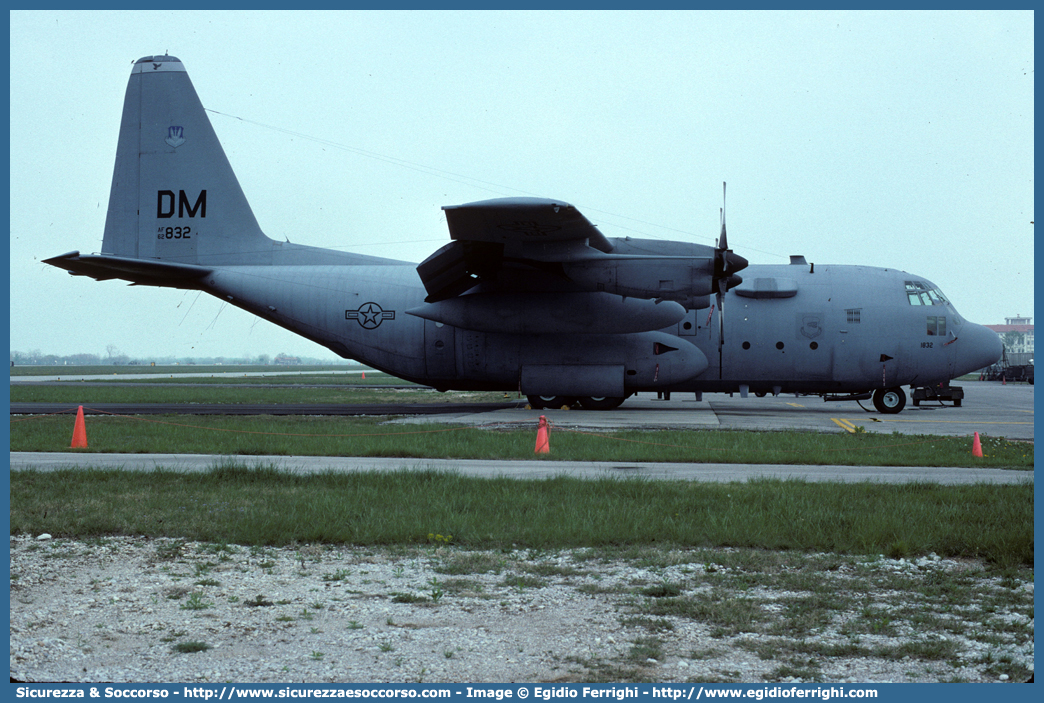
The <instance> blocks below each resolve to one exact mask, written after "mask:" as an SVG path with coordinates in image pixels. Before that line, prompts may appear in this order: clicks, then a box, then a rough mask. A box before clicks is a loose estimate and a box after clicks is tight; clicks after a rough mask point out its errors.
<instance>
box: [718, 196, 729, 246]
mask: <svg viewBox="0 0 1044 703" xmlns="http://www.w3.org/2000/svg"><path fill="white" fill-rule="evenodd" d="M728 248H729V240H728V237H727V235H726V234H725V181H722V182H721V236H719V237H718V250H719V251H722V252H724V251H725V250H727V249H728Z"/></svg>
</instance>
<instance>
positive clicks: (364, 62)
mask: <svg viewBox="0 0 1044 703" xmlns="http://www.w3.org/2000/svg"><path fill="white" fill-rule="evenodd" d="M10 18H11V218H10V219H11V261H10V275H11V281H10V283H11V323H10V324H11V348H12V349H15V350H19V351H29V350H34V349H38V350H40V351H42V352H44V353H54V354H70V353H76V352H88V353H95V354H99V355H102V356H105V355H106V349H107V347H108V346H109V345H115V347H116V348H118V349H119V351H120V352H122V353H124V354H128V355H130V356H132V357H142V358H148V357H149V356H170V355H173V356H179V357H180V356H189V357H191V356H257V355H258V354H269V355H271V356H274V355H275V354H278V353H280V352H285V353H289V354H292V355H299V356H315V357H320V358H331V359H332V358H334V357H333V354H332V352H329V351H327V350H326V349H325V348H323V347H321V346H319V345H316V344H314V343H312V342H309V341H307V340H304V339H302V338H299V337H297V336H295V335H293V334H291V333H289V332H286V331H284V330H282V329H281V328H278V327H276V326H274V325H272V324H270V323H268V322H265V321H262V320H258V319H257V318H254V317H253V316H251V315H249V314H247V313H245V312H242V311H240V310H238V309H237V308H234V307H231V306H229V305H226V304H224V303H222V302H221V301H219V300H217V299H215V298H212V297H210V296H206V295H201V294H198V293H196V292H186V291H176V290H171V289H160V288H148V287H128V286H127V285H126V284H124V283H121V282H118V281H108V282H104V283H98V282H95V281H93V280H91V279H89V278H83V277H75V278H74V277H71V276H69V275H67V274H66V273H64V272H62V271H60V270H58V269H56V268H54V267H51V266H47V265H45V264H42V263H40V262H41V260H42V259H45V258H49V257H52V256H56V255H59V254H63V253H65V252H68V251H71V250H79V251H81V252H82V253H92V252H97V251H98V250H100V248H101V238H102V231H103V228H104V224H105V212H106V205H107V201H108V196H109V186H110V182H111V178H112V167H113V159H114V156H115V151H116V138H117V134H118V131H119V121H120V115H121V110H122V103H123V94H124V91H125V89H126V86H127V80H128V77H129V75H130V70H131V67H132V65H133V63H134V61H135V60H137V59H138V58H140V57H142V56H148V55H152V54H162V53H165V52H169V53H170V54H171V55H172V56H177V57H179V58H180V59H181V60H182V61H183V62H184V64H185V67H186V68H187V70H188V73H189V76H190V77H191V79H192V82H193V84H194V85H195V87H196V90H197V91H198V93H199V96H200V99H201V100H202V102H203V105H204V106H205V107H207V108H208V109H210V110H212V111H214V112H212V113H211V116H210V119H211V122H212V123H213V124H214V128H215V130H216V131H217V133H218V136H219V138H220V139H221V140H222V143H223V145H224V147H225V151H226V153H227V154H228V156H229V159H230V161H231V162H232V166H233V168H234V169H235V171H236V174H237V176H238V177H239V180H240V183H241V185H242V186H243V190H244V191H245V193H246V195H247V198H248V199H249V200H250V202H251V205H252V206H253V208H254V212H255V214H256V215H257V219H258V221H259V223H260V224H261V227H262V229H264V230H265V232H266V233H267V234H268V235H269V236H270V237H273V238H276V239H289V240H290V241H292V242H296V243H301V244H309V245H314V246H323V247H332V248H339V249H344V250H348V251H356V252H359V253H364V254H376V255H381V256H389V257H393V258H401V259H405V260H409V261H414V262H419V261H421V260H422V259H424V258H425V257H426V256H428V254H430V253H431V252H432V251H434V250H435V249H436V248H438V247H439V246H441V245H442V244H444V243H445V242H446V241H448V233H447V230H446V223H445V217H444V216H443V213H442V211H441V209H440V207H441V206H443V205H452V204H459V203H465V202H470V201H474V200H482V199H486V198H493V197H501V196H508V195H536V196H541V197H553V198H557V199H561V200H565V201H567V202H570V203H572V204H574V205H576V206H577V207H578V208H580V210H581V212H583V213H584V214H585V215H586V216H587V217H588V219H590V220H591V221H592V222H594V223H595V224H597V225H599V227H600V228H601V230H602V231H603V233H604V234H606V235H607V236H628V235H630V236H641V237H654V238H665V239H686V240H690V241H696V242H700V243H704V244H713V243H714V238H715V236H716V235H717V232H718V229H719V219H718V217H719V216H718V209H719V207H720V206H721V183H722V181H727V182H728V184H729V185H728V223H729V245H730V246H731V247H732V248H733V249H734V250H735V251H736V252H737V253H739V254H741V255H743V256H744V257H746V258H747V259H749V260H750V262H751V263H755V264H756V263H766V264H768V263H786V261H787V260H788V255H790V254H802V255H804V256H805V257H806V258H807V259H808V260H809V261H811V262H815V263H817V264H820V263H821V264H864V265H871V266H882V267H894V268H900V269H903V270H906V271H909V272H911V273H916V274H919V275H922V276H925V277H926V278H928V279H929V280H931V281H933V282H934V283H936V284H937V285H938V286H939V287H941V288H942V290H943V292H944V293H945V294H947V296H948V297H949V298H950V299H951V300H952V301H953V302H954V304H955V305H956V307H957V309H958V311H959V312H961V313H962V314H963V315H964V316H965V317H966V318H968V319H970V320H972V321H975V322H980V323H984V324H994V323H1003V322H1004V318H1005V317H1007V316H1014V315H1016V314H1021V315H1023V316H1032V315H1033V290H1034V287H1033V219H1034V213H1033V80H1034V75H1033V64H1034V54H1033V49H1034V47H1033V14H1032V13H1031V12H926V13H921V12H904V13H879V12H869V13H865V12H710V13H708V12H638V13H635V12H522V13H516V12H317V13H311V12H308V13H276V12H176V11H155V12H127V11H120V12H86V11H85V12H72V11H68V12H49V11H48V12H42V11H41V12H33V11H24V12H23V11H16V12H12V13H11V15H10ZM215 113H219V114H215Z"/></svg>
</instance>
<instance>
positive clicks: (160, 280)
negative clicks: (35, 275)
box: [44, 251, 211, 288]
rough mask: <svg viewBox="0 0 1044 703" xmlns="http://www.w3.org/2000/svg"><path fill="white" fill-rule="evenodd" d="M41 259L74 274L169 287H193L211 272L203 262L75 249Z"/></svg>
mask: <svg viewBox="0 0 1044 703" xmlns="http://www.w3.org/2000/svg"><path fill="white" fill-rule="evenodd" d="M44 263H45V264H50V265H51V266H57V267H58V268H60V269H63V270H65V271H68V272H69V273H71V274H72V275H74V276H90V277H91V278H93V279H95V280H97V281H108V280H111V279H113V278H119V279H122V280H124V281H130V282H131V283H133V284H135V285H149V286H169V287H172V288H196V287H197V285H196V281H197V280H198V279H200V278H202V277H203V276H205V275H207V274H208V273H210V272H211V269H210V268H207V267H205V266H193V265H192V264H171V263H165V262H162V261H149V260H147V259H128V258H125V257H122V256H104V255H88V256H80V252H78V251H72V252H69V253H68V254H62V255H61V256H55V257H54V258H51V259H44Z"/></svg>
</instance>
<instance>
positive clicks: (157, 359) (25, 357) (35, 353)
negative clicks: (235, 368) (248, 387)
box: [11, 344, 351, 366]
mask: <svg viewBox="0 0 1044 703" xmlns="http://www.w3.org/2000/svg"><path fill="white" fill-rule="evenodd" d="M287 358H295V359H297V360H299V363H301V364H308V365H316V364H347V363H351V362H349V361H348V360H346V359H318V358H315V357H308V356H300V357H291V355H290V354H286V353H284V352H280V353H279V354H276V355H274V356H273V355H270V354H258V355H257V356H252V357H247V356H242V357H232V356H194V357H174V356H149V357H133V356H128V355H127V354H123V353H121V352H120V351H119V350H118V349H116V347H115V346H113V345H111V344H110V345H109V346H108V347H107V348H106V354H105V355H104V356H103V355H101V354H87V353H83V354H66V355H64V356H62V355H59V354H45V353H44V352H42V351H40V350H39V349H32V350H30V351H26V352H23V351H12V352H11V365H12V366H125V365H126V366H134V365H142V366H149V365H152V364H155V365H156V366H173V365H176V364H177V365H192V364H196V365H199V366H214V365H223V366H228V365H242V364H246V365H251V366H253V365H257V366H267V365H269V364H275V359H287Z"/></svg>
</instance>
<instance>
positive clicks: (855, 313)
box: [845, 308, 863, 324]
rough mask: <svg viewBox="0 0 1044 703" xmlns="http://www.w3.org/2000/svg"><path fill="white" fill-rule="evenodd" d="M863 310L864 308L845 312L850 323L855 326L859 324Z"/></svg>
mask: <svg viewBox="0 0 1044 703" xmlns="http://www.w3.org/2000/svg"><path fill="white" fill-rule="evenodd" d="M862 310H863V309H862V308H853V309H851V310H845V313H846V314H847V315H848V323H849V324H855V323H857V322H859V315H860V313H861V312H862Z"/></svg>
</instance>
